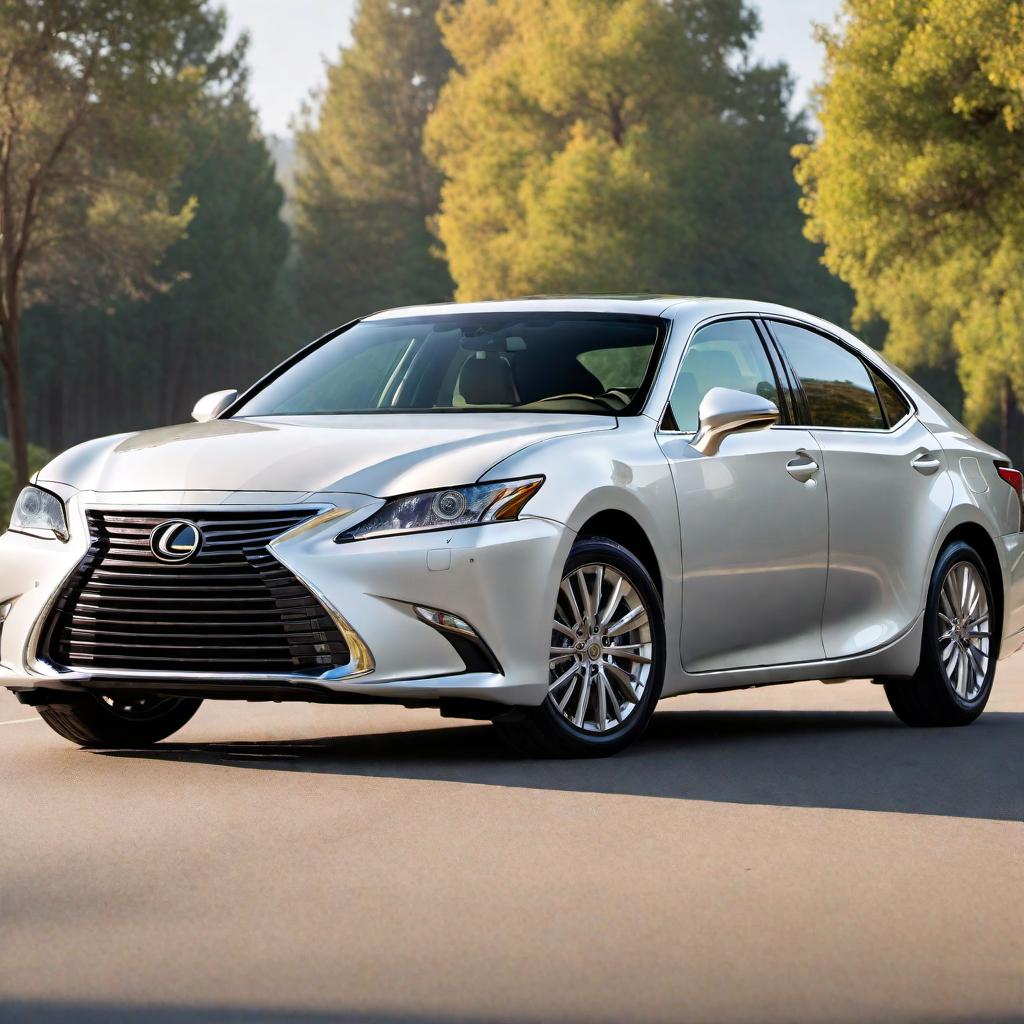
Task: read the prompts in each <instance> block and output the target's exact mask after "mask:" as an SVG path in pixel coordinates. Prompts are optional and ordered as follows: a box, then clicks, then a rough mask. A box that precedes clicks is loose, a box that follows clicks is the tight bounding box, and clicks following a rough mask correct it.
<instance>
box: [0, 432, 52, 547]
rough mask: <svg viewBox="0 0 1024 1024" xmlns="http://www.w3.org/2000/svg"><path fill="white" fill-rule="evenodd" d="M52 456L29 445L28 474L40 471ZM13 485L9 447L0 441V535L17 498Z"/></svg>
mask: <svg viewBox="0 0 1024 1024" xmlns="http://www.w3.org/2000/svg"><path fill="white" fill-rule="evenodd" d="M51 458H52V456H51V455H50V453H49V452H48V451H47V450H46V449H45V448H40V447H39V446H38V445H34V444H30V445H29V446H28V465H29V473H35V472H36V471H37V470H39V469H42V468H43V466H45V465H46V463H47V462H49V461H50V459H51ZM17 496H18V495H17V490H16V488H15V485H14V465H13V463H12V461H11V446H10V444H8V442H7V441H0V533H2V532H3V531H4V530H6V529H7V526H8V524H9V523H10V521H11V509H12V508H14V499H15V498H17Z"/></svg>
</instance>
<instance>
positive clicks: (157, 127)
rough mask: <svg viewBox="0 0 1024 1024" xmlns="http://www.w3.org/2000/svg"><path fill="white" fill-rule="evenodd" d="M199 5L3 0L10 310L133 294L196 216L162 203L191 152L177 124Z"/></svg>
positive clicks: (195, 77)
mask: <svg viewBox="0 0 1024 1024" xmlns="http://www.w3.org/2000/svg"><path fill="white" fill-rule="evenodd" d="M205 7H206V5H205V3H204V2H203V0H56V2H55V0H4V3H3V4H2V5H0V47H2V51H3V54H4V61H3V68H2V76H0V89H2V92H3V98H4V102H3V104H0V158H2V161H3V165H4V169H5V173H4V175H3V178H2V190H3V198H4V201H5V202H6V203H8V204H9V209H10V222H9V223H8V224H6V225H5V231H4V238H5V242H7V243H9V244H5V245H4V246H2V247H0V262H2V267H3V270H4V273H5V274H9V273H10V272H11V271H12V270H14V269H15V268H17V267H20V268H21V269H20V274H21V280H20V286H19V293H18V294H17V295H15V294H13V293H12V292H11V291H10V289H9V288H8V289H7V294H5V295H4V309H3V316H4V318H5V319H6V318H10V317H13V316H16V314H17V309H16V308H15V306H16V305H17V304H20V303H24V304H25V305H28V304H31V303H33V302H36V301H51V300H53V299H54V298H55V297H58V296H63V295H73V296H74V297H76V298H96V297H102V296H107V295H109V294H110V293H111V292H112V291H121V290H123V291H128V292H133V293H137V292H141V291H145V290H148V289H150V288H152V287H154V286H155V285H156V284H157V281H156V280H155V279H154V278H153V277H152V275H151V274H150V271H151V268H152V265H153V262H154V260H155V259H157V258H158V257H159V256H160V255H161V254H162V253H163V252H164V251H165V250H166V249H167V247H168V246H169V245H170V244H171V243H172V242H173V241H174V240H175V239H176V238H179V237H180V236H181V235H182V233H183V232H184V230H185V228H186V227H187V225H188V222H189V221H190V220H191V217H192V213H193V207H192V204H191V203H190V202H189V200H188V197H185V198H184V200H182V201H179V202H177V203H173V204H172V203H171V202H170V191H169V189H170V186H171V185H172V184H173V182H174V181H175V180H176V178H177V175H178V173H179V171H180V170H181V168H182V166H183V163H184V160H185V157H186V148H185V146H184V144H183V140H182V139H181V137H180V134H179V133H178V132H177V131H176V130H175V128H174V126H175V124H176V120H177V118H176V115H177V114H178V113H179V112H181V111H185V110H188V109H189V108H190V106H191V105H192V103H193V102H194V101H195V100H196V97H197V95H198V93H199V90H200V87H201V85H202V81H203V74H204V71H203V69H202V68H200V67H196V66H194V65H191V64H189V63H187V62H184V61H182V60H181V59H180V57H181V54H182V52H183V43H184V41H185V40H186V39H187V37H188V36H190V35H191V34H193V33H195V32H196V31H197V28H201V27H202V26H203V23H204V22H208V21H209V20H210V19H211V18H212V19H216V18H217V17H218V16H217V15H214V14H212V13H210V12H209V11H208V10H206V9H205Z"/></svg>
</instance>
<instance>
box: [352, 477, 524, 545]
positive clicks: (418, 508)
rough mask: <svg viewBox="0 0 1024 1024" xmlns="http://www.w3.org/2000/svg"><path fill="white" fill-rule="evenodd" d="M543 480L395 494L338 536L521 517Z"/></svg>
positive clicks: (374, 534) (375, 534)
mask: <svg viewBox="0 0 1024 1024" xmlns="http://www.w3.org/2000/svg"><path fill="white" fill-rule="evenodd" d="M543 482H544V478H543V477H530V478H528V479H525V480H503V481H501V482H500V483H487V484H472V485H470V486H469V487H448V488H445V490H443V491H422V492H421V493H419V494H407V495H405V496H404V497H401V498H392V499H391V500H390V501H387V502H385V503H384V504H383V505H382V506H381V507H380V508H379V509H377V511H376V512H374V513H373V515H371V516H370V517H369V518H367V519H364V520H363V521H362V522H361V523H359V524H358V525H356V526H354V527H352V529H351V530H348V531H346V532H345V533H343V534H342V535H341V536H340V537H338V538H337V540H338V542H339V543H344V542H346V541H352V540H365V539H367V538H369V537H387V536H390V535H392V534H399V533H413V532H417V531H422V530H443V529H446V528H449V527H457V526H477V525H478V524H480V523H494V522H507V521H508V520H512V519H518V518H519V513H520V512H521V511H522V509H523V506H524V505H525V504H526V503H527V502H528V501H529V500H530V498H532V497H533V495H534V494H536V493H537V491H538V490H539V489H540V485H541V484H542V483H543Z"/></svg>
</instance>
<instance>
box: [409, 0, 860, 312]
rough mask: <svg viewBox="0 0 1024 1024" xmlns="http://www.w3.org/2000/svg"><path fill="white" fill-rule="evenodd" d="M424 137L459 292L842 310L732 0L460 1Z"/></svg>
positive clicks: (448, 18) (772, 89) (787, 127)
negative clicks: (731, 297) (683, 298)
mask: <svg viewBox="0 0 1024 1024" xmlns="http://www.w3.org/2000/svg"><path fill="white" fill-rule="evenodd" d="M442 29H443V36H444V41H445V43H446V44H447V46H448V47H449V49H450V50H451V51H452V54H453V56H454V58H455V61H456V65H457V70H456V71H455V72H454V73H453V75H452V76H451V79H450V81H449V84H448V85H447V86H446V87H445V89H444V90H443V91H442V93H441V97H440V100H439V102H438V106H437V110H436V111H435V112H434V114H433V115H432V116H431V118H430V120H429V122H428V125H427V131H426V139H427V147H428V152H429V154H430V155H431V157H432V158H433V159H434V160H435V161H436V163H437V165H438V167H439V168H440V169H441V171H442V172H443V173H444V175H445V179H446V180H445V184H444V187H443V190H442V204H441V213H440V215H439V217H438V218H437V225H438V230H439V235H440V238H441V240H442V242H443V244H444V249H445V252H446V254H447V256H448V260H449V265H450V267H451V271H452V275H453V277H454V278H455V281H456V282H457V285H458V290H457V294H458V297H459V298H460V299H478V298H483V297H500V296H508V295H516V294H527V293H532V292H563V291H570V292H579V291H597V292H618V291H634V290H635V291H655V292H656V291H684V292H690V293H694V294H709V293H711V294H713V293H715V292H719V293H726V294H729V293H733V294H735V293H743V294H747V295H749V296H750V297H752V298H753V297H764V298H769V299H776V300H779V301H788V302H793V303H795V304H799V303H801V302H802V303H803V304H804V305H806V306H810V307H812V308H815V309H818V310H820V311H821V312H823V313H831V314H832V315H833V316H836V317H837V318H839V319H844V318H845V308H844V301H845V299H844V296H843V294H842V291H841V290H837V288H836V286H835V285H834V284H832V283H831V282H830V280H829V277H828V275H827V273H825V272H824V270H823V269H822V268H820V267H819V266H818V263H817V257H816V253H815V250H814V248H813V247H812V246H811V245H809V244H808V243H807V242H806V240H804V239H803V238H801V223H800V217H799V212H798V210H797V208H796V202H797V197H798V191H797V189H796V187H795V185H794V183H793V180H792V168H793V164H792V158H791V156H790V153H789V149H790V147H791V146H792V145H793V144H795V143H797V142H800V141H803V140H805V139H806V138H807V134H806V129H805V127H804V124H803V121H802V119H801V118H799V117H797V118H794V117H792V116H790V114H789V113H788V112H787V107H788V103H789V100H790V91H791V86H790V81H789V78H788V75H787V73H786V70H785V68H784V67H781V66H775V67H765V66H762V65H751V63H750V61H749V58H748V48H749V44H750V41H751V40H752V38H753V37H754V35H755V34H756V32H757V30H758V21H757V17H756V15H755V14H754V13H753V12H752V11H751V10H750V9H749V8H747V7H746V6H745V5H744V4H743V3H742V0H466V2H465V3H464V4H462V5H461V6H454V5H449V6H447V7H446V8H445V9H444V11H443V14H442Z"/></svg>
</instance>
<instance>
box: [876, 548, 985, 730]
mask: <svg viewBox="0 0 1024 1024" xmlns="http://www.w3.org/2000/svg"><path fill="white" fill-rule="evenodd" d="M995 626H996V617H995V602H994V599H993V594H992V584H991V581H990V580H989V576H988V571H987V570H986V568H985V563H984V562H983V561H982V560H981V558H980V557H979V556H978V553H977V552H976V551H975V550H974V548H972V547H971V546H970V545H969V544H966V543H964V542H963V541H957V542H956V543H954V544H951V545H950V546H949V547H948V548H946V549H945V551H943V552H942V554H941V555H940V556H939V560H938V562H937V563H936V565H935V570H934V572H933V573H932V580H931V587H930V589H929V593H928V604H927V607H926V609H925V621H924V635H923V637H922V641H921V663H920V665H919V666H918V669H917V672H916V673H915V674H914V675H913V676H912V677H911V678H910V679H892V680H887V681H886V683H885V695H886V697H888V698H889V705H890V707H891V708H892V709H893V711H895V712H896V715H897V716H898V717H899V719H900V720H901V721H902V722H905V723H906V724H907V725H916V726H940V725H969V724H970V723H971V722H973V721H974V720H975V719H976V718H977V717H978V716H979V715H980V714H981V712H982V711H983V710H984V709H985V705H986V704H987V703H988V698H989V695H990V694H991V692H992V680H993V677H994V676H995V668H996V658H997V657H998V656H999V637H998V635H997V630H996V628H995Z"/></svg>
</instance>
